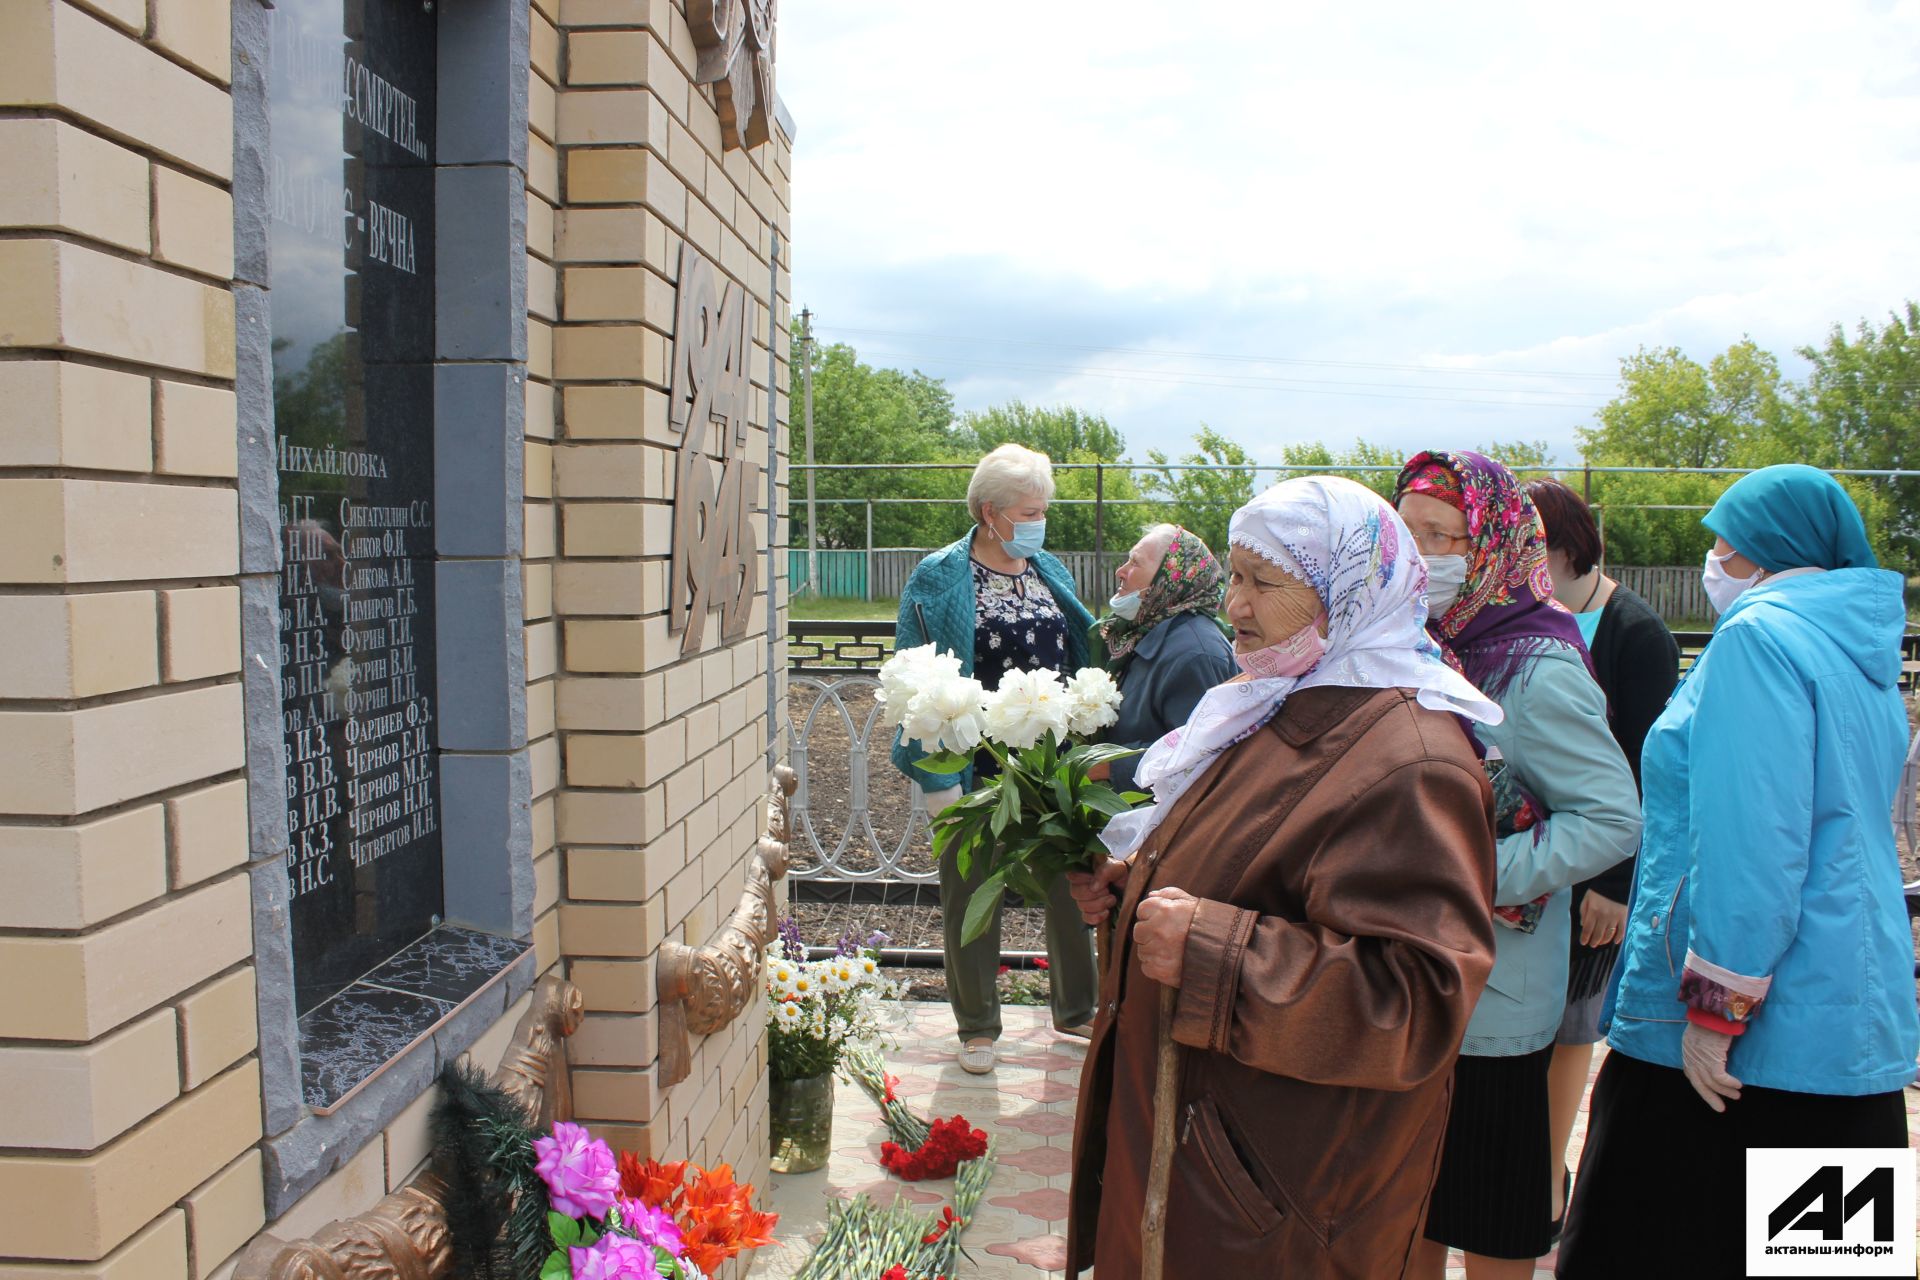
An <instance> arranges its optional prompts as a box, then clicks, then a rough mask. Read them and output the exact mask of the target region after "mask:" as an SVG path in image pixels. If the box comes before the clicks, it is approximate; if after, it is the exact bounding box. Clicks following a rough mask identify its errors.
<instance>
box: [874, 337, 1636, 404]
mask: <svg viewBox="0 0 1920 1280" xmlns="http://www.w3.org/2000/svg"><path fill="white" fill-rule="evenodd" d="M864 354H865V355H868V356H872V357H875V358H878V359H887V360H903V361H907V362H909V363H912V362H914V361H915V359H916V358H915V357H914V356H913V355H911V354H909V353H906V352H900V351H875V350H871V349H869V350H868V351H866V352H865V353H864ZM934 361H937V362H939V363H944V364H950V365H963V366H967V367H970V368H980V369H988V370H1003V371H1019V372H1037V373H1055V374H1064V375H1070V376H1075V377H1096V378H1114V379H1118V380H1120V381H1124V382H1149V383H1160V384H1163V385H1168V386H1190V387H1215V388H1219V389H1222V390H1242V391H1290V392H1295V393H1297V394H1300V395H1323V396H1357V397H1361V398H1364V399H1379V400H1418V401H1425V402H1428V403H1435V404H1465V405H1486V406H1493V407H1497V408H1502V409H1535V410H1538V409H1559V410H1585V411H1591V410H1594V409H1598V408H1599V407H1600V406H1601V405H1602V404H1604V403H1605V401H1601V400H1588V401H1584V402H1575V401H1571V400H1561V401H1554V400H1479V399H1470V398H1467V397H1463V396H1449V395H1438V396H1423V395H1404V394H1399V393H1396V392H1391V391H1345V390H1336V389H1334V388H1335V386H1367V385H1369V384H1367V383H1345V384H1334V386H1327V385H1323V384H1321V383H1320V382H1318V381H1316V380H1314V379H1297V378H1258V377H1252V376H1249V375H1241V374H1225V373H1222V374H1208V373H1193V374H1175V373H1163V372H1153V371H1148V370H1134V369H1113V368H1109V367H1106V366H1101V365H1093V366H1087V365H1061V364H1033V363H1022V362H1015V361H1005V360H973V359H969V358H967V357H965V356H946V355H942V356H937V357H934V358H933V360H932V361H930V360H927V359H926V358H925V357H921V358H920V362H921V363H933V362H934ZM1377 385H1385V386H1393V385H1396V384H1392V383H1386V384H1377ZM1417 389H1424V390H1436V391H1440V390H1450V389H1453V388H1442V387H1431V388H1417ZM1457 389H1458V390H1462V391H1483V392H1487V393H1491V394H1495V395H1498V394H1503V390H1502V389H1501V388H1498V387H1486V388H1477V387H1461V388H1457ZM1511 394H1513V395H1533V396H1539V395H1578V394H1580V393H1578V392H1561V391H1549V390H1546V389H1537V390H1536V389H1523V388H1515V389H1514V391H1513V392H1512V393H1511Z"/></svg>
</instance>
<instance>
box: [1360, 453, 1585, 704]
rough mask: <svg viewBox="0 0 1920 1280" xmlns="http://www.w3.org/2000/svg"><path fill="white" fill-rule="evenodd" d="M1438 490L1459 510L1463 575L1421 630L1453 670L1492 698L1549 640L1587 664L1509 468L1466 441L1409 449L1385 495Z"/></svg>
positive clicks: (1535, 521)
mask: <svg viewBox="0 0 1920 1280" xmlns="http://www.w3.org/2000/svg"><path fill="white" fill-rule="evenodd" d="M1409 493H1424V494H1426V495H1427V496H1428V497H1431V498H1438V499H1439V500H1440V501H1442V502H1444V503H1446V504H1447V505H1448V506H1450V507H1454V508H1455V509H1457V510H1459V511H1461V512H1462V513H1464V514H1465V515H1466V517H1467V538H1468V541H1469V543H1470V544H1471V549H1470V550H1469V552H1468V554H1467V581H1466V584H1465V585H1464V586H1462V587H1461V588H1460V596H1459V598H1458V599H1456V600H1455V601H1454V602H1453V607H1452V608H1450V609H1448V610H1447V612H1446V614H1445V616H1443V617H1440V618H1430V619H1428V621H1427V630H1428V631H1430V632H1432V633H1433V638H1434V639H1436V640H1438V641H1439V642H1440V648H1441V651H1442V652H1443V653H1444V654H1445V656H1446V659H1447V662H1448V664H1449V665H1451V666H1452V667H1453V668H1454V669H1455V670H1457V671H1459V672H1460V673H1461V674H1463V675H1465V676H1466V677H1467V679H1469V680H1471V681H1473V682H1474V684H1476V685H1478V686H1479V687H1480V688H1481V689H1483V690H1484V691H1485V692H1486V693H1487V695H1488V696H1489V697H1492V698H1496V699H1497V698H1499V697H1501V696H1502V695H1503V694H1504V693H1505V692H1506V690H1507V687H1508V686H1509V685H1511V684H1512V683H1513V679H1514V677H1515V676H1516V675H1518V674H1519V673H1520V671H1521V670H1522V669H1523V668H1524V667H1525V666H1526V663H1527V660H1528V659H1529V658H1532V657H1534V656H1535V655H1537V654H1539V653H1540V651H1541V650H1542V649H1544V648H1546V647H1547V646H1549V645H1551V644H1553V643H1554V642H1556V641H1557V642H1560V643H1564V644H1567V645H1570V646H1572V647H1573V649H1574V650H1575V651H1577V652H1578V653H1579V654H1580V655H1581V657H1582V658H1583V659H1584V660H1585V661H1586V663H1587V669H1588V670H1589V671H1591V670H1592V669H1593V660H1592V659H1591V658H1590V657H1588V656H1587V646H1586V644H1585V643H1584V642H1583V641H1582V640H1581V639H1580V628H1579V625H1578V624H1577V623H1575V622H1574V620H1573V615H1572V614H1571V613H1569V612H1567V610H1566V608H1565V606H1563V605H1561V604H1560V603H1559V602H1558V601H1556V600H1555V599H1554V598H1553V576H1552V575H1551V574H1550V573H1549V572H1548V571H1547V534H1546V529H1545V527H1544V526H1543V525H1542V524H1541V523H1540V515H1539V513H1538V512H1536V511H1535V510H1534V509H1533V502H1532V500H1531V499H1529V498H1528V497H1527V493H1526V490H1525V489H1523V488H1521V487H1520V481H1519V480H1518V479H1517V478H1516V477H1515V476H1514V474H1513V472H1511V471H1509V470H1507V469H1506V468H1505V467H1504V466H1502V465H1500V464H1499V463H1498V462H1495V461H1494V460H1493V459H1491V458H1488V457H1485V456H1483V455H1481V454H1478V453H1474V452H1472V451H1470V450H1466V449H1462V450H1459V451H1457V452H1451V453H1442V452H1440V451H1438V450H1428V451H1427V452H1424V453H1418V454H1415V455H1414V456H1413V457H1412V458H1410V459H1409V460H1408V461H1407V465H1406V466H1404V467H1402V468H1401V469H1400V479H1399V480H1398V482H1397V483H1395V485H1394V489H1393V500H1394V503H1395V504H1396V505H1398V503H1399V501H1400V499H1401V498H1402V497H1403V496H1405V495H1406V494H1409Z"/></svg>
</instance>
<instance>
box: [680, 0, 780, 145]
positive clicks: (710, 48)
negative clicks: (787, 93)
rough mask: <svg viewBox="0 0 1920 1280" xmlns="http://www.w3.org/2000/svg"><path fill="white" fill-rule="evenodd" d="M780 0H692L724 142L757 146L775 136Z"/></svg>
mask: <svg viewBox="0 0 1920 1280" xmlns="http://www.w3.org/2000/svg"><path fill="white" fill-rule="evenodd" d="M776 8H777V4H776V0H687V25H688V26H689V27H691V28H692V29H693V44H694V48H695V49H696V50H698V51H699V61H698V62H697V63H696V64H695V66H694V72H693V79H694V82H695V83H696V84H710V85H712V86H713V94H714V98H715V99H716V101H717V103H718V105H719V108H720V139H721V145H722V146H723V147H724V148H725V149H726V150H728V151H733V150H736V149H738V148H741V147H748V148H751V147H757V146H759V145H760V144H761V143H763V142H765V141H766V140H767V139H768V138H771V137H772V136H773V101H774V99H773V60H774V47H773V24H774V19H775V17H776Z"/></svg>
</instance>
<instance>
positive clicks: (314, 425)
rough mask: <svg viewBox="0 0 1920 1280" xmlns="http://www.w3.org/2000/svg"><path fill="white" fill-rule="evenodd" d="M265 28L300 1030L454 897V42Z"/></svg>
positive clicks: (401, 7) (410, 7)
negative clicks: (441, 238)
mask: <svg viewBox="0 0 1920 1280" xmlns="http://www.w3.org/2000/svg"><path fill="white" fill-rule="evenodd" d="M270 20H271V22H272V26H273V40H272V48H273V67H272V71H271V74H270V76H269V78H268V82H269V85H270V86H271V90H270V92H271V109H272V129H273V154H272V163H271V166H270V173H269V175H268V176H269V182H268V186H269V197H270V202H271V208H272V215H273V223H272V228H273V238H272V284H273V289H272V294H271V297H272V314H273V382H274V417H275V434H276V440H275V444H276V448H277V450H278V455H279V464H280V515H281V521H282V525H283V528H284V543H283V546H282V552H283V568H282V570H281V578H280V604H281V636H280V638H281V646H280V660H281V674H282V706H281V710H282V718H283V723H284V728H285V735H286V770H287V804H288V812H287V830H288V835H289V838H290V843H291V849H292V852H291V856H290V859H289V864H288V876H289V879H290V881H291V888H292V910H293V921H292V926H293V959H294V980H295V985H296V988H297V990H296V1004H297V1007H298V1008H299V1010H300V1012H301V1013H303V1014H304V1013H307V1012H309V1011H312V1010H315V1009H316V1007H317V1006H319V1005H320V1004H322V1003H323V1002H324V1001H326V1000H327V999H328V998H329V997H331V996H333V995H335V994H336V993H338V992H342V991H344V990H345V989H346V988H347V987H348V986H349V985H350V984H352V983H353V982H354V981H355V980H356V979H358V978H360V977H361V975H363V974H365V973H366V972H367V971H368V970H369V969H371V968H373V967H374V966H375V965H378V964H380V963H381V962H382V961H384V960H386V959H387V958H388V957H390V956H393V955H394V954H395V953H396V952H398V951H400V950H401V949H402V948H404V947H406V946H407V945H408V944H409V943H411V942H413V941H414V940H415V939H418V938H420V937H421V936H422V935H424V934H426V933H427V932H428V931H429V930H431V929H432V928H433V927H434V926H435V925H436V924H437V923H438V922H439V917H440V911H441V906H442V901H443V898H442V888H441V849H440V813H439V769H438V758H437V739H438V735H437V731H436V728H435V713H436V708H435V706H434V697H433V694H434V687H435V686H434V662H433V655H434V607H433V560H432V556H433V543H434V537H433V386H434V382H433V366H432V360H433V355H434V320H433V318H434V283H433V281H434V276H433V262H434V253H433V242H432V229H433V212H434V209H433V201H434V194H433V193H434V174H433V155H432V140H433V137H434V123H433V109H434V107H433V104H434V98H435V82H436V70H437V68H436V41H437V36H436V31H435V19H434V16H433V11H432V6H431V5H427V4H424V3H422V0H279V3H278V4H277V5H276V7H275V8H274V9H273V10H272V13H271V19H270ZM388 1003H393V1002H392V1001H389V1002H388Z"/></svg>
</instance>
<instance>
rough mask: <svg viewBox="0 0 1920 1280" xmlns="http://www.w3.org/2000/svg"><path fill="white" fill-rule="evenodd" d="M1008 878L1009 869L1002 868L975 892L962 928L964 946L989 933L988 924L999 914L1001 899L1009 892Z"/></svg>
mask: <svg viewBox="0 0 1920 1280" xmlns="http://www.w3.org/2000/svg"><path fill="white" fill-rule="evenodd" d="M1006 876H1007V868H1006V867H1002V868H1001V869H1000V870H998V871H996V872H994V873H993V874H992V875H990V876H988V877H987V878H986V879H985V880H984V881H982V882H981V885H980V887H979V888H978V889H975V890H974V891H973V897H972V899H971V900H969V901H968V903H967V914H966V918H965V919H964V920H963V921H962V922H961V926H960V943H961V945H962V946H966V945H967V944H969V943H973V942H977V941H979V940H980V935H981V934H983V933H985V932H986V931H987V924H988V922H989V921H991V920H992V919H993V918H994V916H995V915H996V914H997V913H998V912H999V910H1000V899H1001V898H1002V897H1003V896H1004V895H1005V894H1006V891H1007V885H1006Z"/></svg>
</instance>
